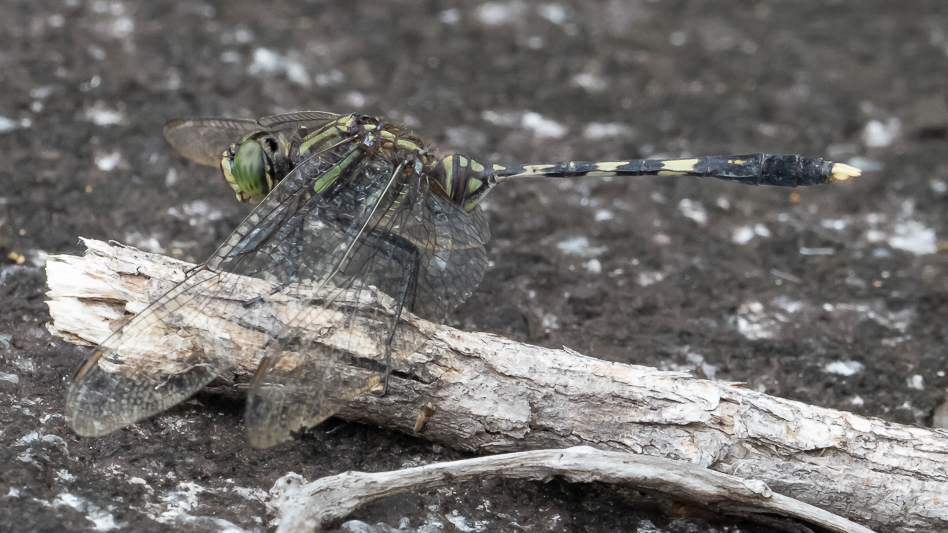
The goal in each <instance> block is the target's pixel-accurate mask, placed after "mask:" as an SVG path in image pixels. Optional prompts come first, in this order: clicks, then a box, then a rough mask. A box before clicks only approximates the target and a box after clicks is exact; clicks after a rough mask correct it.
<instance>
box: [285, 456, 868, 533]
mask: <svg viewBox="0 0 948 533" xmlns="http://www.w3.org/2000/svg"><path fill="white" fill-rule="evenodd" d="M553 476H562V477H564V478H566V479H567V480H569V481H572V482H574V483H590V482H593V481H601V482H603V483H611V484H614V485H630V486H634V487H636V488H640V489H643V488H644V489H649V490H654V491H657V492H662V493H665V494H666V495H669V496H671V497H672V498H675V499H676V500H688V501H694V502H699V503H702V504H705V505H711V506H715V507H718V508H719V509H722V510H725V511H728V510H732V511H733V510H735V509H736V510H737V511H738V512H739V513H740V514H746V513H748V512H769V513H777V514H780V515H784V516H792V517H794V518H798V519H801V520H804V521H806V522H809V523H811V524H816V525H819V526H822V527H823V528H825V529H826V530H828V531H833V532H834V533H872V530H870V529H868V528H865V527H863V526H860V525H857V524H855V523H853V522H851V521H849V520H846V519H845V518H841V517H839V516H837V515H834V514H832V513H829V512H827V511H824V510H822V509H820V508H818V507H815V506H813V505H809V504H806V503H803V502H801V501H799V500H795V499H793V498H788V497H786V496H783V495H780V494H774V493H773V492H772V491H771V490H770V489H769V488H768V487H767V485H766V484H764V483H762V482H760V481H747V480H744V479H742V478H739V477H737V476H729V475H727V474H721V473H719V472H715V471H713V470H708V469H705V468H695V467H694V466H692V465H691V464H688V463H685V462H684V461H673V460H671V459H663V458H661V457H650V456H648V455H635V454H630V453H625V452H606V451H602V450H597V449H595V448H591V447H589V446H575V447H573V448H566V449H562V450H539V451H532V452H518V453H508V454H502V455H492V456H488V457H479V458H477V459H466V460H463V461H452V462H447V463H436V464H430V465H425V466H418V467H414V468H407V469H405V470H397V471H394V472H376V473H371V474H370V473H365V472H345V473H343V474H339V475H336V476H329V477H324V478H322V479H319V480H317V481H314V482H312V483H304V481H303V478H302V477H301V476H299V475H298V474H287V475H285V476H283V477H281V478H280V479H278V480H277V482H276V483H275V484H274V485H273V488H272V489H270V496H271V505H273V506H275V507H277V518H278V519H279V521H280V524H279V526H278V527H277V533H293V532H297V531H312V530H313V529H316V530H318V529H320V528H321V527H323V526H325V525H328V524H330V523H331V522H333V521H335V520H340V519H342V518H345V517H346V516H348V515H349V514H350V513H351V512H353V511H354V510H355V509H356V508H358V507H359V506H361V505H363V504H366V503H368V502H370V501H372V500H376V499H378V498H382V497H384V496H391V495H393V494H398V493H400V492H406V491H409V490H413V489H422V490H432V489H435V488H439V487H443V486H446V485H450V486H457V484H458V483H460V482H463V481H470V480H472V479H483V478H485V477H503V478H520V479H535V480H546V479H549V478H551V477H553Z"/></svg>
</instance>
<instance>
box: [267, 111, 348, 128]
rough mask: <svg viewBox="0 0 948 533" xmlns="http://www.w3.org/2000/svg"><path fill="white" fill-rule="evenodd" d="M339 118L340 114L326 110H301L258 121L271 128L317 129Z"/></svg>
mask: <svg viewBox="0 0 948 533" xmlns="http://www.w3.org/2000/svg"><path fill="white" fill-rule="evenodd" d="M338 118H339V115H337V114H335V113H327V112H325V111H299V112H296V113H285V114H283V115H273V116H270V117H264V118H261V119H260V120H258V121H257V122H259V123H260V125H261V126H263V127H264V128H266V129H269V130H285V129H297V128H300V127H306V128H307V129H309V130H315V129H318V128H321V127H323V126H325V125H326V124H328V123H330V122H332V121H334V120H336V119H338Z"/></svg>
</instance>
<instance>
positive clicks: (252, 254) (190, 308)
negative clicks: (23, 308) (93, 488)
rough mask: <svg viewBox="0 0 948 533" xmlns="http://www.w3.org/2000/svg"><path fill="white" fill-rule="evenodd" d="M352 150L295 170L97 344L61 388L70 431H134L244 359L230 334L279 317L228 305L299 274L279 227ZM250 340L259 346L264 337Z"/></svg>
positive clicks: (289, 233) (288, 233)
mask: <svg viewBox="0 0 948 533" xmlns="http://www.w3.org/2000/svg"><path fill="white" fill-rule="evenodd" d="M358 152H359V149H358V147H356V148H353V147H351V146H348V145H340V146H334V147H333V148H332V149H330V150H327V151H326V152H324V153H321V154H317V155H315V156H313V157H312V158H310V159H308V160H307V161H306V162H304V163H303V164H301V165H300V166H299V167H298V169H297V170H295V171H294V172H291V173H290V174H288V175H287V177H286V178H285V179H284V180H282V181H281V182H280V184H279V185H278V186H277V187H276V188H275V189H274V190H273V191H272V192H271V194H270V195H269V196H267V198H266V199H264V201H263V202H261V203H260V204H259V205H258V206H257V208H256V209H255V210H254V211H253V212H252V213H251V214H250V215H249V216H248V217H247V219H246V220H244V222H243V223H242V224H241V225H240V226H239V227H238V228H237V229H236V230H235V231H234V233H233V234H232V235H231V236H230V238H228V240H227V241H226V242H225V243H224V244H222V245H221V247H220V248H219V249H218V250H217V252H215V254H214V255H213V256H211V258H210V259H209V260H208V261H207V263H205V266H204V267H203V268H201V269H198V270H196V271H195V272H193V273H192V275H191V276H190V277H188V278H187V279H185V280H184V281H183V282H181V283H180V284H178V285H177V286H176V287H174V288H173V289H171V290H170V291H169V292H167V293H166V294H164V295H163V296H161V297H160V298H158V299H157V300H156V301H155V302H153V303H152V304H150V305H149V306H148V307H147V308H146V309H145V310H143V311H142V312H140V313H139V314H138V315H136V316H135V317H134V318H133V319H132V320H131V321H130V322H129V323H128V324H126V325H125V326H123V327H122V328H121V329H120V330H118V331H117V332H115V333H114V334H113V335H112V336H110V337H109V338H108V339H106V340H105V341H104V342H102V343H101V345H100V346H99V348H98V349H97V350H96V351H95V353H94V354H93V355H92V357H90V358H89V360H88V361H87V362H86V363H85V365H83V367H82V368H81V369H80V370H79V372H78V373H77V374H76V377H75V378H74V380H73V382H72V383H71V385H70V388H69V392H68V395H67V405H66V412H67V417H68V419H69V421H70V423H71V424H72V426H73V428H74V429H75V430H76V432H77V433H79V434H81V435H87V436H97V435H105V434H107V433H110V432H112V431H115V430H116V429H119V428H122V427H124V426H127V425H129V424H132V423H134V422H136V421H138V420H141V419H142V418H145V417H147V416H150V415H152V414H155V413H157V412H160V411H162V410H164V409H167V408H168V407H171V406H172V405H175V404H176V403H178V402H180V401H182V400H184V399H185V398H187V397H189V396H190V395H192V394H194V393H195V392H197V391H198V390H199V389H200V388H201V387H203V386H204V385H205V384H207V383H208V382H209V381H211V380H212V379H214V378H215V377H216V376H218V375H220V374H221V373H223V372H226V371H227V370H228V369H230V368H232V367H233V365H234V364H235V362H236V361H237V360H243V359H245V358H247V357H251V356H252V354H242V353H240V352H239V351H238V348H239V346H241V345H243V344H244V343H242V342H236V340H237V337H239V336H247V335H251V336H252V335H261V336H265V333H261V332H263V331H266V330H267V327H268V324H272V322H273V321H279V317H273V316H272V315H271V314H268V313H267V312H265V311H266V310H264V309H262V306H258V305H257V306H254V305H250V306H234V305H232V304H233V302H234V301H238V302H251V301H253V300H254V299H256V298H258V297H259V296H260V295H261V294H271V293H274V292H276V291H278V290H279V288H281V287H284V286H285V285H286V284H287V283H288V282H289V281H291V280H292V278H293V277H294V276H296V275H297V269H295V268H294V266H293V264H294V261H295V260H294V248H293V238H294V237H295V236H296V235H297V234H298V232H296V231H294V230H293V227H292V226H290V225H287V224H286V223H285V222H286V221H288V220H291V219H293V218H294V217H297V218H298V217H300V216H301V215H300V213H299V209H301V208H305V207H306V205H307V204H306V202H304V201H301V198H303V197H304V196H306V195H307V191H308V190H311V186H312V183H313V182H314V181H315V180H317V179H318V178H320V177H322V176H324V175H325V174H326V172H327V171H328V170H330V169H333V168H336V167H337V166H338V164H339V161H340V159H345V158H348V160H350V161H352V160H355V159H354V158H355V156H354V154H357V153H358ZM326 246H337V243H333V242H327V243H326ZM327 252H328V254H327V255H331V253H332V252H333V251H332V250H328V251H327ZM226 310H229V311H226ZM235 313H236V314H235ZM238 324H239V325H241V326H238ZM208 331H213V332H216V333H215V334H214V336H210V335H208V334H207V333H206V332H208ZM254 340H256V341H258V344H259V345H262V344H265V342H266V340H267V339H266V338H263V339H254ZM169 351H174V352H175V353H176V354H178V356H179V357H177V358H175V359H174V360H169V359H168V358H167V357H165V356H164V354H166V353H167V352H169Z"/></svg>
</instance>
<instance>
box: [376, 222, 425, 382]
mask: <svg viewBox="0 0 948 533" xmlns="http://www.w3.org/2000/svg"><path fill="white" fill-rule="evenodd" d="M398 241H400V242H399V243H398V244H397V246H399V247H400V248H402V249H403V250H406V251H407V252H408V253H409V257H408V264H407V265H405V271H404V272H405V275H404V279H403V281H402V291H401V294H399V295H398V299H397V301H398V303H397V304H396V305H395V311H394V312H393V313H392V322H391V324H390V325H389V330H388V337H387V338H386V339H385V379H384V380H383V383H382V396H385V394H387V393H388V380H389V376H390V375H391V374H392V343H393V342H394V341H395V333H396V331H398V321H399V320H400V319H401V316H402V310H403V309H405V308H407V309H408V311H409V312H411V311H413V310H414V307H415V293H416V292H417V290H418V272H419V271H420V270H421V253H420V252H419V251H418V248H417V247H416V246H415V245H414V244H411V243H410V242H408V241H407V240H405V239H402V238H398Z"/></svg>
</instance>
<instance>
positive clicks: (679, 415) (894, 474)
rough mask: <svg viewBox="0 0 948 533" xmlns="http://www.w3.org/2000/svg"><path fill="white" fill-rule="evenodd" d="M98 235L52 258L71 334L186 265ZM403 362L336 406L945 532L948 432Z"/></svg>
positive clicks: (509, 446)
mask: <svg viewBox="0 0 948 533" xmlns="http://www.w3.org/2000/svg"><path fill="white" fill-rule="evenodd" d="M86 244H87V246H88V247H89V251H88V252H87V254H86V256H85V257H72V256H57V257H54V258H51V259H50V260H49V262H48V263H47V275H48V278H49V281H48V283H49V287H50V291H49V293H47V294H48V295H49V296H50V298H51V301H50V302H49V306H50V313H51V315H52V317H53V323H52V324H51V325H50V330H51V331H52V332H53V333H55V334H57V335H60V336H62V337H64V338H66V339H69V340H72V341H79V342H81V341H83V340H84V341H86V342H96V341H98V340H101V339H102V338H103V337H104V336H105V335H107V334H108V332H109V329H110V324H112V325H114V322H115V321H117V320H119V319H120V318H121V317H122V315H123V311H124V310H128V311H131V312H137V311H139V310H141V309H142V308H143V307H144V306H145V305H146V303H147V302H148V301H150V300H151V299H154V298H155V297H157V296H158V295H159V294H160V293H161V292H162V291H163V290H165V289H167V288H168V287H169V286H170V284H171V283H172V282H173V280H175V279H180V275H181V270H182V269H183V268H186V267H187V265H186V264H184V263H181V262H179V261H176V260H173V259H170V258H166V257H162V256H158V255H154V254H146V253H143V252H140V251H137V250H133V249H128V248H123V247H116V246H110V245H108V244H106V243H102V242H98V241H87V242H86ZM232 305H240V304H239V303H238V302H232ZM211 333H212V334H213V332H211ZM231 333H232V332H231ZM253 338H254V337H253V336H247V337H246V339H245V338H238V340H239V341H246V342H252V339H253ZM240 353H241V354H243V355H242V359H241V360H240V362H239V364H238V365H237V367H236V368H234V369H233V371H232V374H230V375H227V376H222V377H223V379H224V380H225V381H226V382H228V383H232V384H237V385H238V387H239V384H240V382H241V381H246V380H247V379H248V376H249V375H250V374H252V372H253V371H254V370H255V368H256V361H257V359H256V357H257V356H256V351H255V347H254V346H252V345H249V346H242V349H241V350H240ZM175 356H176V354H175V353H167V354H166V357H168V358H169V359H173V358H174V357H175ZM77 364H78V363H77ZM396 370H397V373H396V375H394V376H393V379H392V381H391V384H390V388H389V394H388V395H386V396H384V397H382V398H378V397H376V396H373V395H365V396H363V397H361V398H359V399H358V400H356V401H355V402H353V403H352V404H350V405H349V406H348V407H347V408H346V409H344V410H343V411H342V412H340V414H339V415H340V416H341V417H343V418H346V419H349V420H359V421H361V422H365V423H373V424H378V425H381V426H384V427H387V428H392V429H398V430H400V431H404V432H406V433H412V434H419V435H420V436H423V437H425V438H427V439H430V440H432V441H435V442H439V443H441V444H445V445H447V446H451V447H454V448H458V449H464V450H470V451H474V452H481V453H484V452H489V453H498V452H507V451H522V450H530V449H545V448H566V447H570V446H576V445H590V446H594V447H596V448H599V449H605V450H616V451H625V452H633V453H640V454H646V455H652V456H659V457H666V458H672V459H679V460H684V461H688V462H690V463H692V464H694V465H695V466H696V467H707V468H710V469H712V470H716V471H718V472H722V473H726V474H731V475H736V476H739V477H741V478H744V479H750V480H760V481H762V482H764V483H766V484H767V485H768V486H769V487H770V488H771V489H772V490H773V491H774V492H776V493H779V494H783V495H785V496H789V497H792V498H796V499H799V500H801V501H803V502H807V503H810V504H813V505H818V506H819V507H821V508H823V509H825V510H827V511H830V512H832V513H835V514H838V515H841V516H844V517H847V518H850V519H853V520H855V521H857V522H859V523H861V524H863V525H864V526H867V527H870V528H872V529H874V530H878V531H904V532H908V531H945V530H948V506H946V505H945V503H944V502H945V501H948V433H945V432H942V431H939V430H931V429H926V428H919V427H912V426H903V425H899V424H892V423H889V422H885V421H883V420H878V419H874V418H866V417H861V416H857V415H853V414H851V413H845V412H840V411H834V410H832V409H824V408H820V407H814V406H808V405H805V404H802V403H799V402H794V401H790V400H784V399H781V398H775V397H771V396H767V395H765V394H761V393H757V392H754V391H749V390H746V389H744V388H741V387H739V386H735V385H733V384H729V383H726V382H719V381H707V380H701V379H694V378H692V377H691V376H689V375H688V374H687V373H683V372H664V371H659V370H656V369H653V368H646V367H641V366H632V365H623V364H617V363H609V362H605V361H601V360H598V359H594V358H590V357H585V356H582V355H580V354H577V353H575V352H573V351H571V350H552V349H547V348H540V347H536V346H530V345H526V344H521V343H517V342H513V341H510V340H508V339H504V338H501V337H497V336H494V335H488V334H483V333H467V332H462V331H458V330H454V329H451V328H447V327H442V328H441V329H440V330H439V331H438V334H437V335H436V336H435V337H434V338H433V339H432V340H431V341H430V342H429V343H428V344H427V345H425V347H424V348H423V350H422V352H420V353H417V354H415V355H414V356H412V357H411V358H409V360H408V361H406V362H404V363H403V364H402V365H400V366H399V367H398V368H397V369H396ZM418 422H420V424H418V425H419V426H420V431H418V432H416V431H415V430H414V428H415V426H416V423H418Z"/></svg>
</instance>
